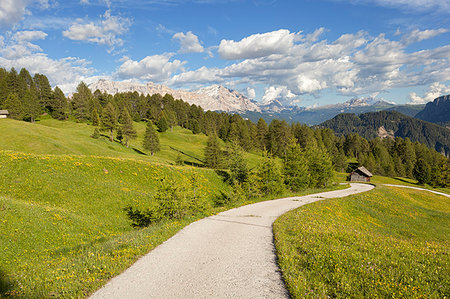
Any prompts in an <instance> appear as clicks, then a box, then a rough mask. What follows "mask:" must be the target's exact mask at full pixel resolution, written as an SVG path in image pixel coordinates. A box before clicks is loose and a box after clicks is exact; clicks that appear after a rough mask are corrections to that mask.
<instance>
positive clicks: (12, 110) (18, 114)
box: [3, 93, 24, 120]
mask: <svg viewBox="0 0 450 299" xmlns="http://www.w3.org/2000/svg"><path fill="white" fill-rule="evenodd" d="M3 106H4V107H5V109H6V110H8V112H9V116H10V117H11V118H12V119H18V120H22V119H23V115H24V110H23V106H22V103H21V102H20V100H19V96H18V95H17V94H16V93H11V94H9V96H8V97H7V98H6V101H5V103H4V105H3Z"/></svg>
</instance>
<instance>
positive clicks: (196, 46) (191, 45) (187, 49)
mask: <svg viewBox="0 0 450 299" xmlns="http://www.w3.org/2000/svg"><path fill="white" fill-rule="evenodd" d="M172 39H175V40H178V42H179V43H180V46H181V48H180V51H179V52H180V53H201V52H203V51H204V49H203V46H202V45H201V44H200V42H199V40H198V36H197V35H195V34H193V33H192V32H191V31H188V32H186V33H183V32H178V33H175V34H174V35H173V37H172Z"/></svg>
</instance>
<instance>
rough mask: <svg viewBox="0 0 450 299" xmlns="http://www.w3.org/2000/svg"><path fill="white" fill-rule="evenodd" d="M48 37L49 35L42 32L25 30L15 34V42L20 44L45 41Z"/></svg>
mask: <svg viewBox="0 0 450 299" xmlns="http://www.w3.org/2000/svg"><path fill="white" fill-rule="evenodd" d="M46 37H47V33H45V32H43V31H40V30H35V31H32V30H24V31H18V32H16V33H15V34H14V37H13V38H14V40H16V41H18V42H27V41H33V40H40V39H45V38H46Z"/></svg>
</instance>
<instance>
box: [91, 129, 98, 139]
mask: <svg viewBox="0 0 450 299" xmlns="http://www.w3.org/2000/svg"><path fill="white" fill-rule="evenodd" d="M91 137H92V138H94V139H99V138H100V131H99V130H98V128H95V129H94V133H93V134H92V135H91Z"/></svg>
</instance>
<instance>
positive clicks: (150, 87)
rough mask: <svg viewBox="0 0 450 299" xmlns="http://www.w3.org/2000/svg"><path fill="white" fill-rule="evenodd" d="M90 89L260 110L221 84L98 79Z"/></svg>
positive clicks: (229, 108)
mask: <svg viewBox="0 0 450 299" xmlns="http://www.w3.org/2000/svg"><path fill="white" fill-rule="evenodd" d="M88 87H89V88H90V89H91V90H92V91H95V90H97V89H98V90H100V91H101V92H107V93H109V94H116V93H120V92H137V93H139V94H144V95H148V94H150V95H152V94H156V93H159V94H161V95H165V94H166V93H168V94H171V95H172V96H173V97H174V98H176V99H182V100H183V101H185V102H187V103H189V104H191V105H192V104H195V105H197V106H201V107H202V108H203V109H204V110H212V111H225V112H243V111H260V108H259V107H258V105H257V104H255V103H254V102H252V101H251V100H249V99H248V98H247V97H245V96H243V95H242V94H240V93H238V92H237V91H233V90H230V89H228V88H225V87H223V86H219V85H212V86H209V87H205V88H202V89H199V90H196V91H187V90H176V89H172V88H169V87H168V86H165V85H158V84H154V83H152V82H148V83H147V84H141V83H133V82H117V81H109V80H105V79H100V80H99V81H97V82H95V83H92V84H89V85H88Z"/></svg>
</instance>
